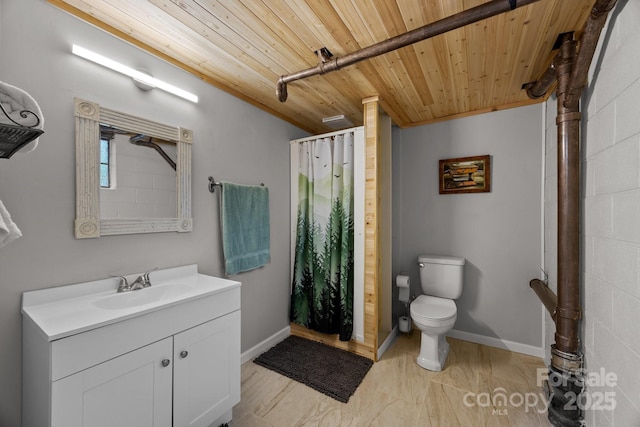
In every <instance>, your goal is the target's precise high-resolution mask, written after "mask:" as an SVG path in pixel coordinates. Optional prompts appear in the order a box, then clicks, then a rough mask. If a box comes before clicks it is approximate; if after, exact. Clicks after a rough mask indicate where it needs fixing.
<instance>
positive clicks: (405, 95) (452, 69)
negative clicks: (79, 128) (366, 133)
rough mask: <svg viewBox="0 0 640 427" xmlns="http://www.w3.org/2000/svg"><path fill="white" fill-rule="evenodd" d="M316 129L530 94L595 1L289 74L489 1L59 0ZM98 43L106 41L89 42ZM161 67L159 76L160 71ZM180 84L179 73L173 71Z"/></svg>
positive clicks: (495, 105)
mask: <svg viewBox="0 0 640 427" xmlns="http://www.w3.org/2000/svg"><path fill="white" fill-rule="evenodd" d="M48 1H49V2H50V3H52V4H54V5H56V6H58V7H60V8H62V9H64V10H67V11H68V12H70V13H72V14H74V15H76V16H78V17H80V18H82V19H84V20H86V21H88V22H90V23H92V24H95V25H97V26H99V27H101V28H103V29H105V30H107V31H109V32H111V33H113V34H115V35H116V36H118V37H121V38H123V39H125V40H127V41H129V42H132V43H134V44H136V45H138V46H140V47H142V48H144V49H146V50H148V51H150V52H152V53H153V54H155V55H157V56H159V57H161V58H163V59H165V60H168V61H169V62H171V63H173V64H175V65H177V66H179V67H182V68H184V69H186V70H188V71H189V72H192V73H194V74H195V75H197V76H199V77H200V78H202V79H203V80H205V81H206V82H208V83H210V84H212V85H214V86H216V87H218V88H221V89H223V90H225V91H227V92H229V93H231V94H233V95H234V96H237V97H239V98H241V99H243V100H245V101H247V102H250V103H251V104H253V105H256V106H258V107H259V108H262V109H264V110H266V111H268V112H270V113H272V114H274V115H276V116H278V117H281V118H283V119H285V120H287V121H289V122H291V123H293V124H295V125H297V126H299V127H301V128H303V129H305V130H307V131H309V132H312V133H322V132H326V131H329V130H331V129H330V128H328V127H326V126H325V125H323V123H322V118H323V117H329V116H335V115H339V114H344V115H346V116H347V117H348V118H349V119H350V120H351V121H352V122H353V123H354V124H355V125H361V124H362V99H364V98H368V97H371V96H379V97H380V99H381V105H382V106H383V107H384V110H385V112H386V113H387V114H389V115H390V116H391V118H392V119H393V121H394V122H395V123H396V124H397V125H399V126H400V127H408V126H416V125H421V124H427V123H432V122H436V121H441V120H447V119H451V118H455V117H462V116H466V115H471V114H477V113H482V112H487V111H492V110H497V109H504V108H510V107H516V106H521V105H526V104H530V103H533V102H538V101H532V100H529V99H528V98H527V95H526V93H525V91H524V90H522V89H521V87H522V85H523V84H524V83H527V82H531V81H535V80H536V79H538V78H539V77H540V76H541V75H542V73H543V72H544V70H545V69H546V68H547V67H548V66H549V64H550V61H551V58H552V56H553V52H552V48H553V45H554V43H555V41H556V38H557V36H558V35H559V34H561V33H564V32H569V31H576V32H577V35H579V34H580V32H581V30H582V28H583V26H584V22H585V21H586V18H587V16H588V14H589V11H590V9H591V7H592V6H593V3H594V1H595V0H541V1H539V2H537V3H534V4H532V5H529V6H524V7H522V8H519V9H516V10H514V11H511V12H507V13H505V14H502V15H499V16H496V17H493V18H490V19H486V20H484V21H480V22H478V23H475V24H472V25H468V26H466V27H463V28H460V29H458V30H454V31H450V32H448V33H446V34H443V35H440V36H436V37H433V38H431V39H428V40H424V41H421V42H418V43H416V44H413V45H411V46H407V47H404V48H402V49H399V50H396V51H393V52H390V53H387V54H385V55H381V56H378V57H376V58H373V59H369V60H366V61H363V62H360V63H358V64H355V65H352V66H350V67H347V68H344V69H341V70H338V71H335V72H332V73H329V74H325V75H320V76H314V77H310V78H308V79H305V80H299V81H295V82H292V83H289V84H288V92H289V97H288V100H287V101H286V102H285V103H281V102H279V101H278V99H277V97H276V95H275V88H276V81H277V80H278V78H279V77H280V76H281V75H287V74H291V73H294V72H297V71H300V70H303V69H306V68H310V67H314V66H316V65H317V64H318V57H317V56H316V54H315V53H314V52H315V51H316V50H318V49H320V48H322V47H326V48H328V49H329V50H330V51H331V53H333V55H334V56H337V57H341V56H345V55H346V54H349V53H351V52H354V51H356V50H358V49H361V48H364V47H367V46H370V45H372V44H374V43H377V42H380V41H383V40H386V39H388V38H390V37H393V36H396V35H399V34H402V33H405V32H407V31H410V30H413V29H415V28H418V27H421V26H423V25H426V24H428V23H431V22H435V21H437V20H439V19H442V18H444V17H446V16H450V15H452V14H454V13H457V12H460V11H462V10H466V9H469V8H471V7H474V6H477V5H479V4H482V3H484V2H485V1H486V0H147V1H145V0H134V1H131V0H48ZM85 47H87V48H89V49H93V50H97V51H98V52H99V46H85ZM157 77H160V76H157ZM174 83H176V82H174Z"/></svg>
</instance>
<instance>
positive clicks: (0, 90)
mask: <svg viewBox="0 0 640 427" xmlns="http://www.w3.org/2000/svg"><path fill="white" fill-rule="evenodd" d="M0 103H2V107H3V108H4V110H5V111H6V112H7V114H9V117H10V118H11V120H13V121H15V122H17V123H19V124H20V125H22V126H29V127H33V128H34V129H42V127H43V126H44V117H43V116H42V111H40V106H39V105H38V103H37V102H36V100H35V99H33V98H32V97H31V95H29V94H28V93H27V92H25V91H24V90H22V89H20V88H18V87H15V86H11V85H10V84H8V83H4V82H0ZM23 110H28V111H31V112H33V113H34V114H36V115H37V116H38V118H39V119H40V123H39V124H38V125H37V126H35V124H36V122H37V120H36V119H35V117H33V115H31V114H27V115H26V117H22V116H21V115H20V112H21V111H23ZM11 120H9V119H7V117H6V116H5V115H4V114H3V113H2V111H0V123H5V124H9V125H15V123H13V122H12V121H11ZM38 139H39V138H36V139H34V140H33V141H31V142H30V143H28V144H27V145H25V146H24V147H22V148H20V150H18V152H19V153H28V152H30V151H33V150H34V149H35V148H36V147H37V146H38Z"/></svg>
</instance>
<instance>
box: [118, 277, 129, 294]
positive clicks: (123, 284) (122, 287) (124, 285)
mask: <svg viewBox="0 0 640 427" xmlns="http://www.w3.org/2000/svg"><path fill="white" fill-rule="evenodd" d="M118 277H120V284H119V285H118V293H120V292H128V291H130V290H131V286H129V282H127V278H126V277H124V276H118Z"/></svg>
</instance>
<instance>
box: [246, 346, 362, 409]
mask: <svg viewBox="0 0 640 427" xmlns="http://www.w3.org/2000/svg"><path fill="white" fill-rule="evenodd" d="M254 362H255V363H257V364H258V365H261V366H264V367H265V368H267V369H271V370H272V371H276V372H278V373H280V374H282V375H284V376H286V377H289V378H291V379H293V380H296V381H298V382H300V383H302V384H305V385H307V386H309V387H311V388H313V389H315V390H317V391H319V392H321V393H324V394H326V395H327V396H330V397H333V398H334V399H336V400H338V401H340V402H343V403H347V402H348V401H349V398H350V397H351V395H352V394H353V393H354V392H355V391H356V389H357V388H358V386H359V385H360V383H361V382H362V380H363V379H364V376H365V375H366V374H367V372H369V369H370V368H371V365H373V362H372V361H371V360H369V359H367V358H366V357H362V356H358V355H357V354H353V353H349V352H348V351H344V350H340V349H337V348H334V347H329V346H328V345H325V344H322V343H319V342H315V341H310V340H307V339H304V338H300V337H296V336H293V335H292V336H289V337H287V338H286V339H285V340H284V341H282V342H280V343H278V344H276V345H275V346H274V347H272V348H270V349H269V350H267V351H265V352H264V353H262V354H261V355H260V356H258V357H257V358H255V359H254Z"/></svg>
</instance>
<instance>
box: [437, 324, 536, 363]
mask: <svg viewBox="0 0 640 427" xmlns="http://www.w3.org/2000/svg"><path fill="white" fill-rule="evenodd" d="M447 336H448V337H451V338H457V339H461V340H464V341H470V342H474V343H476V344H483V345H488V346H489V347H495V348H501V349H503V350H509V351H514V352H516V353H522V354H528V355H530V356H535V357H539V358H541V359H542V358H544V355H545V351H544V349H543V348H541V347H535V346H532V345H528V344H522V343H519V342H514V341H508V340H501V339H500V338H494V337H487V336H485V335H478V334H472V333H471V332H464V331H458V330H456V329H453V330H451V331H449V333H447Z"/></svg>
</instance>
